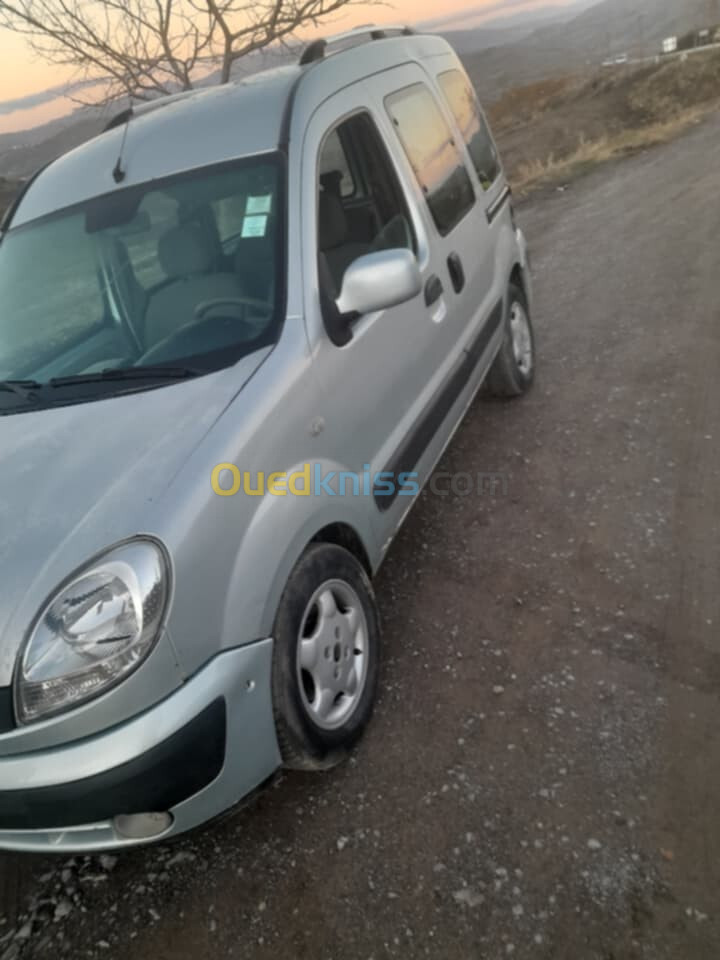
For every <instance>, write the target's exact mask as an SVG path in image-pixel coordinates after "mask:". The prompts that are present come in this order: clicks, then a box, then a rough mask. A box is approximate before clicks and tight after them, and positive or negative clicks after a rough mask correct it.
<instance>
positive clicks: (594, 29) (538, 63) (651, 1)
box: [463, 0, 720, 100]
mask: <svg viewBox="0 0 720 960" xmlns="http://www.w3.org/2000/svg"><path fill="white" fill-rule="evenodd" d="M716 8H717V9H716ZM708 23H720V0H681V2H678V0H633V2H632V3H629V2H628V0H603V2H601V3H598V4H596V5H594V6H592V7H590V9H588V10H585V11H584V12H582V13H580V14H579V15H578V16H575V17H573V18H572V19H570V20H568V21H567V22H564V23H561V24H552V25H550V26H542V27H540V28H539V29H537V30H535V31H533V33H532V34H531V35H530V36H529V37H526V38H525V39H523V40H522V41H520V42H515V43H510V44H505V45H503V46H499V47H494V48H492V49H486V50H483V51H479V52H477V53H469V54H466V55H465V56H464V57H463V59H464V60H465V64H466V66H467V68H468V72H469V73H470V75H471V76H472V78H473V80H474V81H475V84H476V85H477V87H478V90H479V91H480V93H481V96H482V97H483V98H484V99H486V100H495V99H497V98H498V97H499V96H500V95H501V94H502V93H504V92H505V91H506V90H508V89H510V88H511V87H515V86H519V85H523V84H527V83H532V82H533V81H537V80H541V79H543V78H545V77H548V76H552V75H559V74H568V73H577V72H578V71H583V70H587V69H589V68H590V69H594V68H595V66H598V65H599V64H600V63H601V61H602V60H604V59H605V58H606V57H608V56H611V55H617V54H620V53H629V54H631V55H634V56H645V55H651V54H653V53H657V52H658V51H659V49H660V45H661V42H662V40H663V38H664V37H668V36H673V35H679V34H683V33H685V32H687V31H689V30H693V29H697V28H699V27H701V26H704V25H706V24H708Z"/></svg>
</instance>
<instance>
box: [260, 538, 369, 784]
mask: <svg viewBox="0 0 720 960" xmlns="http://www.w3.org/2000/svg"><path fill="white" fill-rule="evenodd" d="M273 636H274V638H275V645H274V650H273V667H272V695H273V711H274V715H275V726H276V730H277V736H278V742H279V744H280V753H281V755H282V759H283V764H284V766H285V767H288V768H291V769H296V770H323V769H327V768H329V767H332V766H334V765H335V764H337V763H339V762H340V761H341V760H343V759H344V758H345V756H346V755H347V753H348V751H349V750H350V748H351V747H352V746H353V745H354V744H355V743H356V742H357V741H358V740H359V738H360V737H361V735H362V733H363V732H364V730H365V727H366V726H367V724H368V722H369V720H370V717H371V715H372V711H373V706H374V702H375V694H376V691H377V683H378V671H379V660H380V622H379V616H378V611H377V604H376V601H375V594H374V592H373V588H372V584H371V582H370V579H369V577H368V575H367V573H366V572H365V569H364V568H363V567H362V565H361V564H360V563H359V562H358V560H356V559H355V557H354V556H353V555H352V554H351V553H349V552H348V551H347V550H344V549H343V548H342V547H338V546H335V545H333V544H324V543H319V544H314V545H313V546H311V547H310V548H309V549H308V550H307V551H306V552H305V553H304V554H303V556H302V557H301V558H300V560H299V561H298V563H297V565H296V566H295V569H294V570H293V572H292V574H291V575H290V578H289V580H288V583H287V586H286V587H285V591H284V592H283V595H282V599H281V600H280V606H279V609H278V613H277V616H276V618H275V628H274V634H273Z"/></svg>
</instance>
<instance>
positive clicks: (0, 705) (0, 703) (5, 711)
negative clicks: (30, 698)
mask: <svg viewBox="0 0 720 960" xmlns="http://www.w3.org/2000/svg"><path fill="white" fill-rule="evenodd" d="M14 729H15V717H14V715H13V704H12V688H11V687H0V733H7V732H8V731H9V730H14Z"/></svg>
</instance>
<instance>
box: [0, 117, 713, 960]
mask: <svg viewBox="0 0 720 960" xmlns="http://www.w3.org/2000/svg"><path fill="white" fill-rule="evenodd" d="M718 156H720V116H718V117H715V118H713V119H711V120H710V121H709V122H707V123H706V124H705V125H704V126H702V127H700V128H698V129H695V130H694V131H693V132H692V133H690V134H689V135H687V136H686V137H684V138H683V139H682V140H679V141H677V142H676V143H674V144H671V145H670V146H667V147H664V148H662V149H659V150H656V151H653V152H651V153H648V154H646V155H643V156H636V157H634V158H631V159H628V160H625V161H623V162H621V163H619V164H618V165H616V166H614V167H610V168H605V169H603V170H599V171H597V172H595V173H594V174H592V175H590V176H588V177H586V178H584V179H583V180H580V181H578V182H577V183H575V184H574V185H572V186H570V187H569V188H568V189H567V190H566V191H565V192H553V193H551V194H549V195H546V196H544V197H540V198H537V199H536V200H534V201H533V202H532V203H531V204H529V205H527V206H526V207H525V208H524V210H523V211H521V217H522V220H523V221H524V225H525V227H526V229H527V232H528V234H529V236H530V239H531V241H532V245H533V248H534V252H535V260H534V267H535V273H536V285H537V305H536V316H537V327H538V332H539V341H540V349H541V356H542V369H541V371H540V376H539V379H538V383H537V387H536V389H535V391H534V393H533V394H532V395H531V396H530V397H529V398H527V399H526V400H525V401H522V402H520V403H512V404H499V403H494V402H488V401H486V400H479V401H478V402H477V403H476V404H475V406H474V408H473V409H472V411H471V412H470V414H469V416H468V418H467V421H466V423H465V424H464V426H463V427H462V429H461V431H460V432H459V434H458V436H457V438H456V440H455V442H454V443H453V445H452V447H451V449H450V451H449V453H448V455H447V456H446V458H445V462H444V464H443V466H442V469H443V470H446V471H464V472H471V473H473V474H474V473H477V472H485V473H488V472H490V473H502V474H505V475H506V477H507V490H506V492H505V493H503V492H502V491H501V490H498V491H497V495H496V496H494V497H493V496H491V495H490V494H486V495H484V496H480V497H476V496H472V497H465V498H463V497H449V498H445V499H443V498H438V497H432V496H425V497H424V499H423V501H422V503H421V504H420V505H419V506H418V508H417V509H416V510H415V512H414V514H413V515H412V517H411V519H410V520H409V522H408V524H407V526H406V528H405V529H404V531H403V533H402V535H401V537H400V540H399V542H398V543H397V544H396V545H395V546H394V548H393V550H392V552H391V555H390V558H389V560H388V562H387V565H386V567H385V568H384V570H383V572H382V576H381V578H380V580H379V583H378V593H379V597H380V600H381V604H382V610H383V614H384V620H385V652H386V659H385V665H384V683H383V689H382V697H381V701H380V704H379V708H378V711H377V715H376V718H375V721H374V723H373V726H372V728H371V731H370V733H369V734H368V736H367V738H366V739H365V741H364V742H363V744H362V746H361V748H360V750H359V751H358V753H357V756H356V757H355V758H353V760H352V761H351V762H350V763H348V764H347V765H345V766H344V767H342V768H340V769H338V770H336V771H334V772H332V773H331V774H329V775H322V776H310V775H294V776H292V777H286V778H285V779H283V780H282V781H281V782H280V783H279V784H278V785H277V786H276V787H275V788H273V789H271V790H270V791H268V792H267V793H265V794H264V795H263V796H262V797H261V798H260V799H259V800H258V801H257V802H255V803H254V804H253V805H252V806H251V807H250V808H249V809H246V810H244V811H242V812H239V813H237V814H236V815H235V816H234V817H233V818H231V819H229V820H227V821H225V822H223V823H220V824H217V825H215V826H213V827H211V828H209V829H208V830H206V831H205V832H203V833H201V834H197V835H195V836H193V837H191V838H190V839H186V840H183V841H181V842H179V843H177V844H175V845H173V846H170V847H167V848H165V849H155V850H149V851H144V852H136V853H133V854H131V855H128V856H126V857H123V858H122V859H121V860H119V861H117V862H115V860H114V859H112V858H110V859H107V858H105V859H103V860H90V861H86V860H83V859H78V860H75V861H70V862H67V861H62V862H59V861H48V860H46V859H42V860H37V859H31V860H20V859H18V858H14V857H8V856H3V857H2V858H1V859H0V871H2V876H3V877H4V884H5V905H6V907H5V909H6V913H7V916H6V922H5V924H4V925H0V941H1V940H2V939H3V937H5V940H4V943H3V944H2V945H1V946H0V957H2V956H3V951H7V953H6V954H5V955H6V956H9V957H12V956H14V955H15V954H16V953H17V952H19V953H20V955H21V956H22V957H32V958H39V960H45V958H50V957H52V958H57V957H58V956H67V957H69V958H72V960H78V958H81V957H108V958H111V960H190V958H193V960H195V958H206V957H233V958H238V960H242V958H250V957H252V958H254V960H263V958H273V960H301V958H307V960H331V958H340V957H343V958H348V960H355V958H357V960H370V958H374V960H381V958H386V957H403V958H416V957H418V958H421V957H431V958H438V960H480V958H483V960H485V958H487V960H496V958H504V957H511V956H512V957H513V958H515V960H518V958H539V960H543V958H547V960H629V958H647V960H665V958H672V960H705V958H707V960H717V957H718V956H719V955H720V817H718V807H719V801H720V712H719V711H718V695H719V694H720V582H719V578H720V376H719V375H718V371H720V307H719V306H718V304H719V302H720V296H719V294H720V244H719V243H718V235H719V231H720V165H719V164H718V161H717V158H718ZM33 898H34V899H33ZM28 918H29V921H28ZM0 922H1V921H0ZM18 930H19V931H20V934H21V937H20V939H13V936H11V933H12V931H18Z"/></svg>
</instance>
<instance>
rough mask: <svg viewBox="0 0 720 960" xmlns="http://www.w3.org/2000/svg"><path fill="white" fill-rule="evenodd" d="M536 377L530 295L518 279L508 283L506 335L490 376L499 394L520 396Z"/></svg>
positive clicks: (489, 381) (491, 388)
mask: <svg viewBox="0 0 720 960" xmlns="http://www.w3.org/2000/svg"><path fill="white" fill-rule="evenodd" d="M534 378H535V334H534V331H533V325H532V320H531V319H530V310H529V308H528V303H527V298H526V297H525V293H524V292H523V290H522V288H521V287H519V286H518V285H517V284H515V283H511V284H510V285H509V287H508V299H507V312H506V315H505V337H504V339H503V344H502V346H501V347H500V352H499V353H498V355H497V357H496V358H495V361H494V363H493V365H492V367H491V368H490V372H489V374H488V377H487V386H488V389H489V391H490V393H492V394H494V395H495V396H496V397H519V396H522V394H524V393H526V392H527V391H528V390H529V389H530V387H531V386H532V382H533V380H534Z"/></svg>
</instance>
